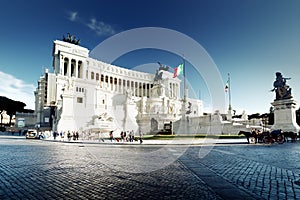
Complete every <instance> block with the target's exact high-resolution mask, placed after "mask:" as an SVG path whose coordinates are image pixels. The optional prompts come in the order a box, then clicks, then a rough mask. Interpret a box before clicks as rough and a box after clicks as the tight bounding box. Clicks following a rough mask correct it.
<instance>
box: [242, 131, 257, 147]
mask: <svg viewBox="0 0 300 200" xmlns="http://www.w3.org/2000/svg"><path fill="white" fill-rule="evenodd" d="M238 135H244V136H245V137H246V138H247V142H248V144H250V143H257V132H256V131H255V130H253V131H251V132H250V131H240V132H239V133H238ZM253 138H254V140H253ZM250 139H251V140H250Z"/></svg>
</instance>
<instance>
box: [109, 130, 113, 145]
mask: <svg viewBox="0 0 300 200" xmlns="http://www.w3.org/2000/svg"><path fill="white" fill-rule="evenodd" d="M109 139H110V142H112V141H113V139H114V135H113V131H110V132H109Z"/></svg>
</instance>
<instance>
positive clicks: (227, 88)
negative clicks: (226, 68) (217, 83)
mask: <svg viewBox="0 0 300 200" xmlns="http://www.w3.org/2000/svg"><path fill="white" fill-rule="evenodd" d="M228 90H229V80H228V81H227V83H226V85H225V92H228Z"/></svg>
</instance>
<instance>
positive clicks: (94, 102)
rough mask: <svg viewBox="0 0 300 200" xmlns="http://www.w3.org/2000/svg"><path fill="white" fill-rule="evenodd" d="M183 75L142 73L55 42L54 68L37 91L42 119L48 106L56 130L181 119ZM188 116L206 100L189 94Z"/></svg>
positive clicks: (146, 127)
mask: <svg viewBox="0 0 300 200" xmlns="http://www.w3.org/2000/svg"><path fill="white" fill-rule="evenodd" d="M180 82H181V81H180V79H178V78H173V74H172V73H170V72H168V71H167V70H166V69H160V70H157V72H156V74H150V73H144V72H139V71H134V70H130V69H125V68H121V67H118V66H114V65H111V64H107V63H104V62H101V61H98V60H95V59H93V58H90V57H89V50H88V49H86V48H84V47H81V46H78V45H75V44H71V43H68V42H63V41H58V40H56V41H54V46H53V73H50V72H49V71H46V72H45V75H44V76H43V77H41V78H40V80H39V81H38V83H39V86H38V88H37V90H36V92H35V97H36V113H37V115H38V117H37V120H38V123H40V122H41V120H42V118H43V110H44V109H45V108H46V107H48V108H49V107H50V108H52V110H53V113H52V119H53V120H52V125H53V127H52V128H53V130H55V131H58V132H61V131H62V132H64V131H85V130H95V131H99V130H100V131H103V132H105V131H109V130H116V129H117V130H124V131H128V130H135V131H137V130H138V129H141V130H142V131H143V132H144V133H148V132H150V131H157V130H159V129H162V127H163V125H164V123H169V122H174V121H176V120H179V119H180V118H181V113H182V110H181V109H182V98H181V97H180ZM187 101H188V102H189V103H190V104H188V105H189V108H187V109H188V110H189V113H190V114H189V115H190V116H192V117H193V116H194V117H196V116H201V115H202V113H203V111H202V101H200V100H196V99H188V100H187Z"/></svg>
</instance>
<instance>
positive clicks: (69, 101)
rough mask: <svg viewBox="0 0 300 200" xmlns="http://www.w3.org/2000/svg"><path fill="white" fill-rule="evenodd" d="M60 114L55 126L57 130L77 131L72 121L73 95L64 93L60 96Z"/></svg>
mask: <svg viewBox="0 0 300 200" xmlns="http://www.w3.org/2000/svg"><path fill="white" fill-rule="evenodd" d="M62 99H63V101H62V113H61V118H60V120H59V121H58V124H57V130H58V131H59V132H60V131H77V127H76V124H75V120H74V113H73V109H74V108H73V106H74V95H73V94H70V93H64V94H63V95H62Z"/></svg>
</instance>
